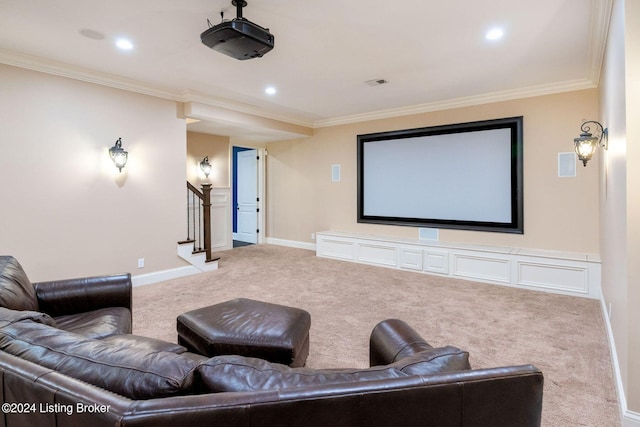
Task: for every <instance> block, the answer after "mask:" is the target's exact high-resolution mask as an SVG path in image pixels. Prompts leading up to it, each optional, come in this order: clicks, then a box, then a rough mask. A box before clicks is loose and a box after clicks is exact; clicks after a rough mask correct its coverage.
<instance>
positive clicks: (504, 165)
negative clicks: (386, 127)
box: [358, 117, 523, 233]
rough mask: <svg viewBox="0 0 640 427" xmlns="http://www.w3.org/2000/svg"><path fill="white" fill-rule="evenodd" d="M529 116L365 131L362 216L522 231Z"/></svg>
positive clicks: (360, 141) (361, 148)
mask: <svg viewBox="0 0 640 427" xmlns="http://www.w3.org/2000/svg"><path fill="white" fill-rule="evenodd" d="M522 209H523V198H522V117H512V118H506V119H498V120H488V121H481V122H472V123H460V124H455V125H446V126H436V127H427V128H420V129H409V130H402V131H392V132H382V133H376V134H367V135H358V222H365V223H378V224H396V225H409V226H419V227H436V228H459V229H465V230H481V231H497V232H505V233H523V224H522Z"/></svg>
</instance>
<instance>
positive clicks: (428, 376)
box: [0, 256, 543, 427]
mask: <svg viewBox="0 0 640 427" xmlns="http://www.w3.org/2000/svg"><path fill="white" fill-rule="evenodd" d="M370 362H371V367H369V368H363V369H310V368H305V367H297V368H292V367H289V366H285V365H281V364H277V363H270V362H267V361H265V360H262V359H257V358H250V357H243V356H240V355H226V356H215V357H205V356H202V355H199V354H195V353H191V352H188V351H186V349H185V348H184V347H182V346H180V345H178V344H175V343H169V342H164V341H160V340H156V339H152V338H148V337H140V336H135V335H131V280H130V276H129V275H116V276H105V277H94V278H83V279H71V280H63V281H53V282H40V283H33V284H32V283H31V282H30V281H29V279H28V278H27V275H26V274H25V273H24V270H23V269H22V267H21V266H20V264H19V263H18V261H17V260H16V259H15V258H13V257H10V256H0V394H1V397H2V403H3V404H2V413H1V414H0V416H1V417H0V426H7V427H15V426H29V427H34V426H84V425H86V426H91V427H100V426H175V425H180V426H204V425H220V426H276V425H277V426H319V427H320V426H322V427H324V426H326V425H331V426H397V425H402V426H434V427H435V426H437V427H448V426H452V427H453V426H456V427H460V426H465V427H471V426H473V427H484V426H491V427H501V426H504V427H507V426H508V427H513V426H518V427H534V426H539V425H540V422H541V410H542V392H543V375H542V373H541V372H540V371H539V370H538V369H536V368H535V367H534V366H531V365H525V366H508V367H501V368H492V369H471V367H470V366H469V362H468V353H467V352H465V351H462V350H460V349H458V348H455V347H450V346H449V347H441V348H433V347H432V346H430V345H429V344H428V343H427V342H426V341H425V340H424V339H423V338H422V337H421V336H420V335H419V334H418V333H417V332H416V331H414V330H413V329H412V328H411V327H410V326H409V325H407V324H406V323H405V322H403V321H400V320H397V319H388V320H385V321H382V322H380V323H379V324H378V325H377V326H376V327H375V328H374V330H373V331H372V333H371V337H370Z"/></svg>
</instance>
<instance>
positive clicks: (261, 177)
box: [229, 143, 267, 244]
mask: <svg viewBox="0 0 640 427" xmlns="http://www.w3.org/2000/svg"><path fill="white" fill-rule="evenodd" d="M235 147H237V148H243V149H247V150H256V151H257V152H258V183H257V184H258V199H259V200H258V230H260V231H259V232H258V235H257V244H261V243H264V242H265V239H266V236H265V234H266V230H265V224H266V221H265V213H266V212H265V206H266V200H265V198H266V186H265V164H266V156H267V150H266V149H265V148H259V147H251V146H247V145H240V144H233V143H232V144H230V147H229V151H230V157H231V168H230V169H231V170H230V175H231V176H230V178H229V182H231V195H232V196H231V209H232V210H233V211H235V210H236V209H237V208H236V205H237V194H238V193H237V188H238V187H237V182H236V177H237V172H236V167H237V164H238V163H237V162H236V160H235V158H234V157H235V153H234V148H235ZM233 217H234V215H231V224H230V227H231V231H232V233H233V235H235V232H234V231H233Z"/></svg>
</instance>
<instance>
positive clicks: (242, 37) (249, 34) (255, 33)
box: [200, 0, 274, 60]
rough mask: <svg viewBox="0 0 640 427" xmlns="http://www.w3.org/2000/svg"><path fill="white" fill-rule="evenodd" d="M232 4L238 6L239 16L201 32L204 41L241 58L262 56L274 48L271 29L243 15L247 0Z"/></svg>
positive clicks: (213, 47)
mask: <svg viewBox="0 0 640 427" xmlns="http://www.w3.org/2000/svg"><path fill="white" fill-rule="evenodd" d="M231 4H232V5H234V6H236V10H237V17H236V18H235V19H232V20H231V21H223V22H222V23H220V24H218V25H214V26H212V27H210V28H209V29H208V30H206V31H205V32H203V33H202V34H200V40H202V43H204V44H205V45H207V46H209V47H210V48H211V49H213V50H216V51H218V52H221V53H224V54H225V55H229V56H231V57H234V58H236V59H240V60H245V59H251V58H260V57H261V56H262V55H264V54H265V53H267V52H269V51H270V50H271V49H273V42H274V38H273V34H271V33H270V32H269V29H268V28H263V27H261V26H260V25H257V24H254V23H253V22H251V21H249V20H247V19H245V18H243V17H242V8H243V7H245V6H246V5H247V2H246V1H244V0H240V1H238V0H233V1H232V2H231Z"/></svg>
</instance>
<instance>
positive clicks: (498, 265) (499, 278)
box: [316, 231, 601, 299]
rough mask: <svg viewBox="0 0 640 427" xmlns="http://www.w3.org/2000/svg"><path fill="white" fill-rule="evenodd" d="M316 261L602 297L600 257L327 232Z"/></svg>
mask: <svg viewBox="0 0 640 427" xmlns="http://www.w3.org/2000/svg"><path fill="white" fill-rule="evenodd" d="M316 255H317V256H320V257H326V258H334V259H341V260H345V261H352V262H358V263H364V264H372V265H377V266H383V267H389V268H396V269H401V270H412V271H418V272H422V273H426V274H438V275H442V276H447V277H455V278H460V279H466V280H472V281H476V282H484V283H492V284H496V285H503V286H511V287H514V288H521V289H532V290H537V291H545V292H550V293H557V294H563V295H573V296H580V297H587V298H593V299H599V298H600V295H601V292H600V279H601V278H600V276H601V268H600V257H599V256H598V255H597V254H586V253H573V252H559V251H546V250H538V249H525V248H512V247H502V246H489V245H470V244H463V243H451V242H441V241H427V240H419V239H404V238H394V237H386V236H373V235H360V234H354V233H341V232H335V231H322V232H318V233H316Z"/></svg>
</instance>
